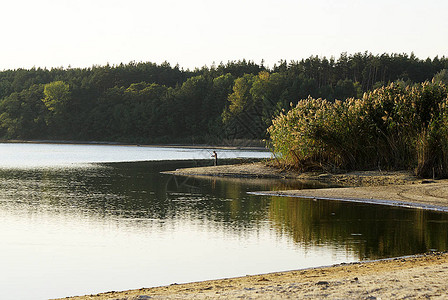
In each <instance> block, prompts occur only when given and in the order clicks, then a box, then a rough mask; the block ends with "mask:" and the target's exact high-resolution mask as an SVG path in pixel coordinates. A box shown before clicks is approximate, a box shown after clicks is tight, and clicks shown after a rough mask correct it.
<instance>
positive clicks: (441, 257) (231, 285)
mask: <svg viewBox="0 0 448 300" xmlns="http://www.w3.org/2000/svg"><path fill="white" fill-rule="evenodd" d="M164 173H168V174H172V175H179V176H199V177H204V176H207V177H210V176H220V177H238V178H248V177H249V178H279V179H295V180H315V181H319V182H323V183H330V184H336V183H337V184H341V185H344V186H350V187H345V188H326V189H309V190H289V191H267V192H253V194H263V195H272V196H286V197H296V198H313V199H317V200H319V199H325V200H337V201H358V202H359V201H363V202H368V203H371V204H378V205H393V206H403V207H409V208H420V209H430V210H435V211H443V212H448V180H429V181H428V180H421V179H418V178H416V177H414V176H412V175H411V174H410V173H409V172H405V171H403V172H379V171H366V172H350V173H347V174H319V173H307V174H295V173H294V172H288V171H286V172H285V171H279V170H276V169H274V168H271V167H269V166H267V165H266V164H264V163H260V162H259V163H250V164H241V165H224V166H216V167H199V168H189V169H179V170H175V171H170V172H164ZM298 201H299V200H298ZM447 282H448V253H440V252H434V253H427V254H419V255H412V256H405V257H396V258H387V259H380V260H375V261H361V262H354V263H342V264H337V265H333V266H324V267H315V268H309V269H301V270H293V271H286V272H276V273H269V274H260V275H252V276H244V277H237V278H226V279H218V280H209V281H202V282H192V283H185V284H172V285H169V286H160V287H152V288H142V289H138V290H129V291H122V292H107V293H101V294H97V295H86V296H77V297H72V298H67V299H77V300H87V299H89V300H90V299H95V300H103V299H241V298H242V299H297V298H300V299H302V298H305V299H321V298H332V299H381V298H382V299H384V298H385V299H416V298H419V299H420V298H429V299H443V298H445V295H447V294H448V283H447ZM383 297H384V298H383Z"/></svg>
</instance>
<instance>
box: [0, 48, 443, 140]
mask: <svg viewBox="0 0 448 300" xmlns="http://www.w3.org/2000/svg"><path fill="white" fill-rule="evenodd" d="M447 68H448V60H447V59H446V58H445V57H442V58H438V57H436V58H434V59H427V60H419V59H417V58H415V57H414V56H413V55H411V56H407V55H404V54H392V55H388V54H383V55H380V56H378V55H377V56H374V55H372V54H369V53H367V52H366V53H356V54H354V55H347V54H345V53H343V54H342V55H341V56H340V58H339V59H334V58H330V59H327V58H319V57H317V56H313V57H310V58H308V59H304V60H301V61H297V62H294V61H293V62H290V63H287V62H286V61H280V62H279V64H278V65H276V66H274V67H273V68H272V69H268V68H266V67H265V66H263V64H261V65H259V64H256V63H254V62H253V61H246V60H242V61H230V62H227V63H220V64H219V65H217V66H215V65H213V66H211V67H203V68H201V69H195V70H193V71H190V70H183V69H180V68H179V66H174V67H173V66H171V65H170V64H169V63H162V64H160V65H157V64H154V63H149V62H147V63H143V62H140V63H137V62H131V63H129V64H126V65H125V64H120V65H118V66H110V65H106V66H93V67H91V68H84V69H73V68H68V69H63V68H55V69H51V70H48V69H41V68H33V69H30V70H24V69H18V70H5V71H2V72H0V128H1V129H0V135H1V137H2V138H4V139H66V140H78V141H88V140H100V141H119V142H132V143H159V142H179V143H207V142H211V143H218V142H220V141H223V140H233V139H250V140H260V139H263V138H265V137H266V129H267V128H268V127H269V126H270V125H271V120H272V118H273V117H275V116H277V115H278V114H279V113H280V112H281V111H282V109H288V108H289V106H290V103H291V102H296V101H297V100H298V99H305V98H307V97H308V96H309V95H311V96H313V97H322V98H326V99H328V100H329V101H330V102H333V101H334V100H335V99H346V98H347V97H360V96H361V95H362V93H363V92H367V91H369V90H371V89H372V88H373V87H380V86H382V85H384V84H388V83H389V82H394V81H397V80H401V81H402V82H403V83H406V84H408V85H409V84H411V85H412V84H413V83H414V82H422V81H424V80H431V79H432V78H433V77H434V80H440V81H442V82H444V81H443V80H445V77H446V76H445V73H443V72H444V71H442V70H443V69H447ZM55 82H59V85H60V86H61V87H64V86H68V87H69V91H68V92H67V93H66V97H63V98H64V99H62V98H61V99H59V100H57V101H53V100H51V101H42V100H45V99H47V98H46V95H44V88H45V86H46V85H49V84H54V83H55ZM48 99H49V98H48ZM45 103H46V104H47V106H46V105H45ZM422 105H423V106H425V104H422ZM422 109H423V108H422ZM428 113H430V111H428Z"/></svg>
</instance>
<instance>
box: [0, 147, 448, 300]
mask: <svg viewBox="0 0 448 300" xmlns="http://www.w3.org/2000/svg"><path fill="white" fill-rule="evenodd" d="M218 153H219V155H220V157H221V158H223V157H229V158H235V157H255V158H260V157H266V156H269V154H267V153H264V152H251V151H246V152H232V151H221V150H220V151H219V152H218ZM0 154H1V155H0V166H1V167H0V219H1V222H0V243H1V254H2V255H1V256H0V266H1V271H0V299H30V298H32V299H47V298H55V297H66V296H73V295H84V294H92V293H99V292H106V291H111V290H126V289H135V288H141V287H151V286H157V285H166V284H171V283H182V282H191V281H198V280H206V279H215V278H224V277H234V276H241V275H248V274H258V273H267V272H274V271H284V270H292V269H300V268H306V267H313V266H322V265H330V264H334V263H340V262H350V261H358V260H365V259H376V258H385V257H392V256H401V255H408V254H415V253H421V252H425V251H428V250H430V249H437V250H447V243H448V241H447V240H448V232H447V229H448V227H447V224H448V216H447V215H446V214H443V213H436V212H430V211H423V210H412V209H403V208H393V207H386V206H372V205H366V204H360V203H345V202H338V201H323V200H319V201H313V200H306V199H297V198H283V197H267V196H255V195H249V194H247V192H248V191H259V190H280V189H292V188H310V187H318V186H312V185H309V184H308V185H307V184H304V183H299V182H292V181H287V180H261V179H258V180H254V179H218V178H213V179H196V178H187V177H175V176H170V175H162V174H160V172H161V171H167V170H173V169H176V168H180V167H189V166H202V165H207V164H212V161H211V158H210V154H209V151H208V150H206V149H202V150H201V149H199V150H195V149H174V148H152V147H124V146H82V145H33V144H0ZM168 159H170V160H172V159H190V160H188V161H185V160H179V161H168ZM114 161H115V163H113V162H114ZM131 161H134V162H131ZM95 162H103V163H100V164H97V163H95Z"/></svg>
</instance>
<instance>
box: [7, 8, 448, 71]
mask: <svg viewBox="0 0 448 300" xmlns="http://www.w3.org/2000/svg"><path fill="white" fill-rule="evenodd" d="M0 28H1V36H0V38H1V43H0V70H4V69H16V68H31V67H33V66H35V67H46V68H52V67H68V66H71V67H91V66H92V65H105V64H106V63H109V64H111V65H114V64H119V63H125V64H126V63H129V62H130V61H136V62H140V61H144V62H146V61H150V62H155V63H162V62H164V61H168V62H169V63H171V65H173V66H174V65H176V64H177V63H178V64H179V65H180V67H182V68H184V69H187V68H190V69H194V68H195V67H202V66H204V65H207V66H210V65H211V64H212V63H213V62H215V63H216V64H219V63H220V62H224V63H226V62H227V61H229V60H239V59H246V60H252V61H254V62H256V63H260V62H261V60H262V59H264V60H265V64H266V65H268V66H270V67H272V66H273V65H274V64H275V63H277V62H278V61H279V60H281V59H284V60H287V61H290V60H301V59H302V58H307V57H309V56H311V55H319V56H321V57H322V56H326V57H328V58H329V57H331V56H334V57H335V58H338V57H339V55H340V54H341V53H342V52H347V53H348V54H353V53H356V52H364V51H369V52H372V53H373V54H382V53H407V54H410V53H411V52H414V54H415V55H416V56H417V57H419V58H421V59H426V58H427V57H430V58H434V57H435V56H437V55H438V56H439V57H441V56H448V1H447V0H424V1H423V0H419V1H417V0H358V1H356V0H337V1H336V0H276V1H274V0H226V1H214V0H162V1H153V0H122V1H117V0H14V1H2V4H1V5H0Z"/></svg>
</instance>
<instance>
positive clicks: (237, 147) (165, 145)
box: [0, 140, 268, 152]
mask: <svg viewBox="0 0 448 300" xmlns="http://www.w3.org/2000/svg"><path fill="white" fill-rule="evenodd" d="M0 143H3V144H61V145H64V144H67V145H105V146H135V147H160V148H187V149H203V148H207V149H222V150H254V151H266V152H267V151H268V149H266V147H262V146H250V145H230V144H229V145H208V144H183V143H156V144H136V143H124V142H108V141H72V140H0Z"/></svg>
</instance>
